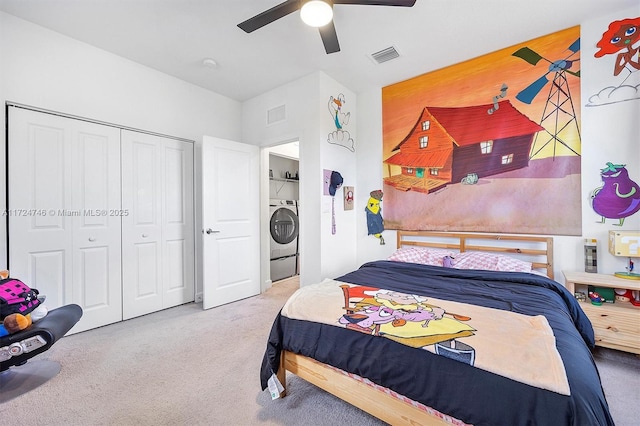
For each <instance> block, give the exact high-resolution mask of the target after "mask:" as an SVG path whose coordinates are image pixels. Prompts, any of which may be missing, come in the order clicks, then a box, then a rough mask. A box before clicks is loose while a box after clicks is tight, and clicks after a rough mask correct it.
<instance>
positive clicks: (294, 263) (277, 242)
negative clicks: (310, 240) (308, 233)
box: [269, 199, 300, 281]
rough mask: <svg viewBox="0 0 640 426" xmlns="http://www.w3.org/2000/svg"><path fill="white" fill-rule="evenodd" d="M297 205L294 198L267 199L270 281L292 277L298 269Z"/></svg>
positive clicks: (298, 229) (298, 227) (298, 230)
mask: <svg viewBox="0 0 640 426" xmlns="http://www.w3.org/2000/svg"><path fill="white" fill-rule="evenodd" d="M299 232H300V222H299V220H298V207H297V202H296V201H295V200H276V199H272V200H269V234H270V235H271V281H278V280H282V279H284V278H288V277H292V276H294V275H296V274H297V270H298V260H297V258H298V233H299Z"/></svg>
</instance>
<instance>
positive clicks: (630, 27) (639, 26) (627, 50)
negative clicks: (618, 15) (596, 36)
mask: <svg viewBox="0 0 640 426" xmlns="http://www.w3.org/2000/svg"><path fill="white" fill-rule="evenodd" d="M638 41H640V17H638V18H629V19H621V20H619V21H613V22H612V23H610V24H609V28H608V29H607V31H606V32H605V33H604V34H602V38H601V39H600V41H598V43H596V46H597V47H599V48H600V50H598V51H597V52H596V53H595V55H594V56H595V57H596V58H600V57H602V56H604V55H610V54H614V53H616V52H620V53H618V56H617V57H616V63H615V66H614V70H613V75H614V76H617V75H618V74H620V72H622V70H623V69H624V68H628V69H629V72H635V71H638V70H640V57H639V55H638V50H639V49H640V43H638Z"/></svg>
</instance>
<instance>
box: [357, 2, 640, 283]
mask: <svg viewBox="0 0 640 426" xmlns="http://www.w3.org/2000/svg"><path fill="white" fill-rule="evenodd" d="M637 16H640V6H639V7H638V8H635V9H630V10H625V11H621V12H617V13H612V14H611V15H609V16H605V17H600V18H598V19H595V20H592V21H589V22H584V23H582V26H581V55H580V57H581V63H580V66H581V84H582V89H581V91H582V102H583V105H584V104H585V103H586V102H587V100H588V99H587V98H588V96H589V94H591V93H593V92H597V91H598V90H599V89H601V88H603V87H606V86H608V85H612V83H613V81H612V78H611V77H612V75H613V61H614V59H615V55H610V56H611V57H610V58H607V59H606V60H605V59H604V58H599V59H596V58H594V56H593V54H594V53H595V51H596V48H595V43H596V42H597V41H598V40H599V39H600V37H601V36H602V33H603V32H604V31H605V30H606V29H607V27H608V25H609V23H610V22H611V21H614V20H618V19H624V18H634V17H637ZM541 35H542V34H541ZM635 74H636V75H635V76H634V77H633V78H635V83H634V84H635V85H638V84H639V83H640V72H636V73H635ZM618 81H619V80H618ZM630 81H632V80H627V83H629V82H630ZM617 84H619V83H617ZM637 93H640V88H639V89H638V91H637ZM576 107H577V106H576ZM358 111H359V116H360V126H359V128H358V134H359V136H360V141H361V143H360V144H359V146H358V151H357V153H358V155H357V170H358V180H357V186H358V188H362V189H361V190H360V191H356V209H362V208H364V206H365V204H366V201H367V199H368V192H369V191H370V190H373V189H381V187H382V124H381V123H382V91H381V90H379V89H376V90H371V91H368V92H366V93H359V94H358ZM581 111H582V114H581V115H582V127H581V137H582V197H583V201H582V204H583V206H582V228H583V236H581V237H567V236H554V250H555V256H554V274H555V279H556V280H557V281H559V282H562V283H564V276H563V275H562V270H577V271H583V270H584V252H583V242H584V238H596V239H597V240H598V262H599V265H598V272H601V273H613V272H615V271H619V270H624V266H625V265H626V263H627V259H625V258H618V257H614V256H612V255H610V254H609V253H608V250H607V241H608V240H607V238H608V231H609V230H614V229H627V230H629V229H634V230H638V229H640V213H636V214H635V215H633V216H631V217H628V218H627V219H626V220H625V222H624V225H623V226H622V227H619V226H615V225H614V223H618V221H617V220H616V221H613V220H607V221H606V223H605V224H601V223H597V221H599V220H600V217H599V216H598V215H597V214H596V213H595V212H594V211H593V209H592V208H591V204H590V202H589V194H590V193H591V191H592V190H593V189H595V188H597V187H599V186H601V185H602V181H601V179H600V175H599V172H600V169H602V168H604V167H605V164H606V162H607V161H611V162H613V163H620V164H626V165H627V170H629V175H630V177H631V178H632V179H633V180H635V181H636V182H637V183H639V184H640V149H639V147H640V127H638V119H639V118H640V99H635V100H632V101H627V102H621V103H618V104H615V105H608V106H601V107H595V108H594V107H584V106H583V107H582V110H581ZM364 117H366V119H365V118H364ZM362 141H366V143H362ZM558 214H559V215H560V214H562V212H558ZM382 216H383V217H384V197H383V199H382ZM357 229H358V233H357V240H358V257H357V262H358V264H362V263H364V262H366V261H370V260H375V259H380V258H384V257H386V256H388V255H389V254H390V253H391V252H393V250H394V249H395V244H396V242H395V234H396V233H395V231H385V232H384V233H383V236H384V237H385V239H386V240H387V245H386V246H379V245H378V241H377V240H376V239H375V238H373V237H371V236H367V226H366V218H365V216H364V214H362V215H359V216H358V226H357Z"/></svg>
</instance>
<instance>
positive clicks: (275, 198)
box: [266, 141, 302, 284]
mask: <svg viewBox="0 0 640 426" xmlns="http://www.w3.org/2000/svg"><path fill="white" fill-rule="evenodd" d="M299 148H300V146H299V141H293V142H287V143H283V144H280V145H275V146H271V147H268V148H266V151H267V152H268V158H269V161H268V169H269V178H268V179H269V196H268V200H269V201H268V202H269V210H268V211H269V218H268V228H269V231H268V234H269V250H268V253H269V259H268V263H269V279H270V281H271V283H272V284H275V283H277V282H279V281H283V280H288V279H291V278H292V277H298V276H299V275H300V221H299V218H300V212H301V210H302V207H301V205H300V188H299V186H300V149H299Z"/></svg>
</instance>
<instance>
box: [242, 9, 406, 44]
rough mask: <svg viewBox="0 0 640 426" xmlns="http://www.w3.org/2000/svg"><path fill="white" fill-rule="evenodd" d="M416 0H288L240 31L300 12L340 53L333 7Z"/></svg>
mask: <svg viewBox="0 0 640 426" xmlns="http://www.w3.org/2000/svg"><path fill="white" fill-rule="evenodd" d="M415 2H416V0H371V1H367V0H287V1H285V2H283V3H280V4H278V5H276V6H274V7H272V8H271V9H268V10H265V11H264V12H262V13H259V14H258V15H256V16H254V17H253V18H249V19H247V20H246V21H244V22H241V23H240V24H238V27H240V29H242V30H244V31H245V32H247V33H251V32H253V31H255V30H257V29H258V28H262V27H264V26H265V25H267V24H270V23H272V22H274V21H276V20H278V19H280V18H282V17H285V16H287V15H289V14H290V13H293V12H295V11H296V10H300V14H301V17H302V20H303V21H305V23H307V25H311V26H313V27H318V30H319V31H320V37H321V38H322V43H323V44H324V49H325V51H326V52H327V54H329V53H335V52H339V51H340V44H339V43H338V35H337V34H336V27H335V26H334V25H333V19H332V18H333V5H336V4H355V5H362V6H399V7H411V6H413V5H414V4H415ZM314 6H315V7H318V8H319V9H320V11H319V12H315V11H311V10H310V8H312V7H314ZM322 10H324V13H325V15H324V20H320V21H319V22H315V23H309V22H307V21H306V20H305V19H306V18H305V17H306V16H310V17H311V18H312V19H313V18H318V17H319V16H320V15H322V14H323V12H322Z"/></svg>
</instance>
